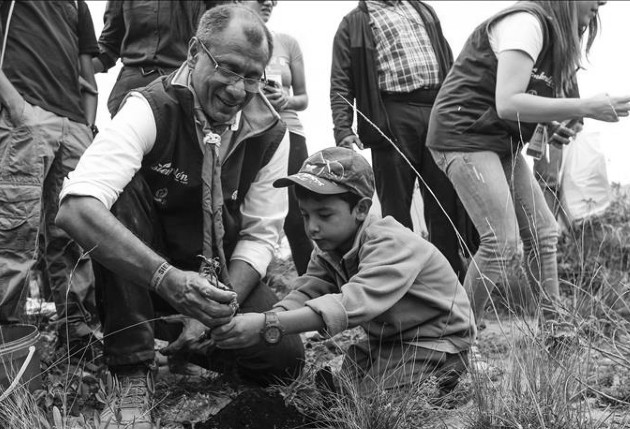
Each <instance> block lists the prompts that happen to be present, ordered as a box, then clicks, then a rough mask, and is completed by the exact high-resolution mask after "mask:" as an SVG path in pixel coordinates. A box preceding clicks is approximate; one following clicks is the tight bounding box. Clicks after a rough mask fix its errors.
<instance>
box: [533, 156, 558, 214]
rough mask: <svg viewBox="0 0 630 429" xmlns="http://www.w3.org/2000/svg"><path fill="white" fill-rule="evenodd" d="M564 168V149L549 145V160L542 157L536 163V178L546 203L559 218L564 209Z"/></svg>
mask: <svg viewBox="0 0 630 429" xmlns="http://www.w3.org/2000/svg"><path fill="white" fill-rule="evenodd" d="M561 166H562V147H558V146H556V145H553V144H550V145H549V160H548V161H547V158H546V157H544V156H543V157H542V158H540V159H537V160H535V161H534V176H535V177H536V180H537V181H538V184H539V185H540V189H542V190H543V195H544V196H545V201H547V205H548V206H549V208H550V209H551V212H552V213H553V214H554V216H555V217H556V218H557V217H558V215H559V214H560V210H561V209H562V207H561V204H560V168H561Z"/></svg>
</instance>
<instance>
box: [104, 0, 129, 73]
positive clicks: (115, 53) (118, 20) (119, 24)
mask: <svg viewBox="0 0 630 429" xmlns="http://www.w3.org/2000/svg"><path fill="white" fill-rule="evenodd" d="M103 21H104V27H103V31H102V32H101V36H100V37H99V39H98V48H99V51H100V54H99V55H98V59H99V60H100V61H101V63H103V67H105V70H109V69H110V68H112V67H113V66H114V65H115V64H116V61H117V60H118V58H120V48H121V46H122V41H123V38H124V37H125V21H124V18H123V2H122V0H110V1H108V2H107V6H105V14H104V15H103Z"/></svg>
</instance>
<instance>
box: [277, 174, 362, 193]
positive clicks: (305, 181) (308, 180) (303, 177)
mask: <svg viewBox="0 0 630 429" xmlns="http://www.w3.org/2000/svg"><path fill="white" fill-rule="evenodd" d="M291 185H299V186H302V187H303V188H306V189H308V190H309V191H313V192H315V193H317V194H323V195H333V194H343V193H344V192H348V191H349V189H348V188H346V187H345V186H341V185H339V184H337V183H335V182H331V181H330V180H327V179H322V178H321V177H317V176H314V175H312V174H308V173H297V174H293V175H291V176H288V177H283V178H282V179H278V180H276V181H275V182H273V186H274V187H275V188H284V187H286V186H291Z"/></svg>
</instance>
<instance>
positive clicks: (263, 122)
mask: <svg viewBox="0 0 630 429" xmlns="http://www.w3.org/2000/svg"><path fill="white" fill-rule="evenodd" d="M190 74H191V69H190V67H188V64H187V63H183V64H182V65H181V67H180V68H179V69H178V70H177V71H175V73H174V74H173V77H172V79H171V85H173V86H174V87H179V88H186V89H188V91H189V94H190V95H191V96H192V99H193V106H194V108H196V107H201V106H200V104H199V101H198V98H197V94H196V93H195V90H194V88H193V87H192V85H191V84H190ZM206 119H207V118H206ZM278 121H280V115H278V113H277V112H276V111H275V109H274V108H273V106H271V104H270V103H269V101H267V98H266V97H265V96H264V95H262V94H261V93H256V94H254V96H253V97H252V99H251V100H250V101H249V103H247V104H246V105H245V107H244V108H243V109H242V110H241V111H239V112H238V113H237V114H236V116H234V118H233V119H232V120H231V121H229V122H227V123H225V124H223V125H224V126H225V128H224V129H225V132H224V133H222V138H223V137H225V138H226V140H227V141H229V142H230V147H229V149H228V152H227V154H226V155H225V156H224V157H223V162H225V160H226V159H227V158H228V157H229V156H230V154H231V153H232V152H234V150H235V149H236V148H237V147H238V146H239V144H240V143H241V142H242V141H244V140H245V139H247V138H250V137H253V136H257V135H260V134H262V133H264V132H266V131H268V130H270V129H271V128H273V127H274V126H275V125H276V124H277V123H278ZM215 128H217V127H216V125H215ZM217 131H219V130H217Z"/></svg>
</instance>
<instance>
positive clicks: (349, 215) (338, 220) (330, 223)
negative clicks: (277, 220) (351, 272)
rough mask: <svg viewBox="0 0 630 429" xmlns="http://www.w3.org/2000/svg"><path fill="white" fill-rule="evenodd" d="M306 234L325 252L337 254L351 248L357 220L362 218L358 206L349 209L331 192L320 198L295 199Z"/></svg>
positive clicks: (345, 203) (357, 224)
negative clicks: (297, 201)
mask: <svg viewBox="0 0 630 429" xmlns="http://www.w3.org/2000/svg"><path fill="white" fill-rule="evenodd" d="M299 205H300V212H301V213H302V219H303V221H304V230H305V231H306V235H308V237H309V238H310V239H311V240H313V241H314V242H315V244H317V247H319V248H320V249H321V250H323V251H325V252H332V251H335V252H337V253H338V254H340V255H343V254H345V253H346V252H347V251H348V250H350V249H351V248H352V244H353V241H354V236H355V234H356V231H357V229H358V228H359V221H360V220H363V219H364V216H362V215H361V210H360V208H359V205H356V206H355V207H354V209H350V205H349V204H348V203H347V202H346V201H343V200H342V199H340V198H338V197H336V196H334V195H331V196H330V197H327V198H324V199H323V200H321V201H317V200H314V199H311V198H304V199H300V200H299Z"/></svg>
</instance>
